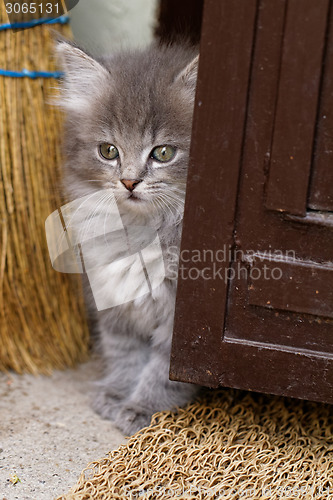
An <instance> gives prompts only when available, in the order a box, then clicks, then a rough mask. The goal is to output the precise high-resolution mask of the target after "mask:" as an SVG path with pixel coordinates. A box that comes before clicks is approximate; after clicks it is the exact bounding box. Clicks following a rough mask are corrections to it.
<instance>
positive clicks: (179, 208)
mask: <svg viewBox="0 0 333 500" xmlns="http://www.w3.org/2000/svg"><path fill="white" fill-rule="evenodd" d="M57 51H58V55H59V57H60V61H61V63H62V66H63V68H64V71H65V75H66V76H65V79H64V82H63V85H62V95H61V99H60V104H61V105H62V106H63V107H64V108H65V111H66V117H67V119H66V126H65V136H64V149H65V155H66V164H65V188H66V191H67V194H68V196H69V198H70V199H71V200H74V199H76V198H80V197H82V196H86V195H88V194H90V193H94V192H97V191H101V190H105V189H109V188H112V189H113V190H114V194H115V196H116V199H117V204H118V207H119V210H120V212H121V215H122V218H123V220H124V222H125V224H127V225H128V226H134V225H138V226H148V225H149V226H150V227H153V228H154V229H155V230H157V231H158V235H159V238H160V241H161V244H162V249H163V256H164V260H165V267H166V278H165V279H164V281H163V283H162V284H161V285H160V286H159V287H158V288H157V289H156V290H154V294H153V296H152V295H151V294H149V295H146V296H144V297H142V298H140V299H136V300H134V301H132V302H128V303H126V304H123V305H120V306H117V307H113V308H111V309H107V310H105V311H100V312H98V313H97V324H98V338H99V340H98V342H99V347H100V352H101V353H102V357H103V359H104V378H103V379H102V380H101V381H100V383H99V384H98V392H97V394H96V397H95V400H94V403H93V406H94V408H95V410H96V411H97V412H98V413H99V414H100V415H102V416H103V417H105V418H109V419H111V420H113V421H114V422H115V423H116V425H117V426H118V427H119V428H120V429H121V430H122V431H123V432H124V433H126V434H131V433H133V432H135V431H137V430H138V429H140V428H142V427H143V426H145V425H148V424H149V422H150V418H151V416H152V414H153V413H154V412H156V411H162V410H167V409H172V408H176V407H177V406H182V405H184V404H186V403H187V402H188V401H190V400H191V399H192V398H193V396H194V395H195V393H196V391H197V387H195V386H193V385H191V384H183V383H180V382H172V381H170V380H169V376H168V375H169V360H170V348H171V336H172V326H173V316H174V306H175V295H176V281H175V279H174V277H175V273H174V270H175V267H174V265H175V264H176V261H175V252H174V250H173V251H172V252H170V247H173V248H175V247H177V248H179V244H180V236H181V220H182V215H183V205H184V197H185V183H186V172H187V164H188V156H189V146H190V135H191V124H192V113H193V102H194V93H195V83H196V74H197V55H196V52H195V50H194V49H191V48H187V47H185V46H171V47H157V46H152V47H150V48H148V49H145V50H142V51H133V52H121V53H118V54H115V55H111V56H110V57H105V58H101V59H99V60H96V59H94V58H92V57H90V56H89V55H88V54H86V53H85V52H84V51H82V50H81V49H79V48H78V47H76V46H74V45H72V44H70V43H68V42H66V41H60V42H59V43H58V45H57ZM102 143H108V144H113V145H115V146H116V147H117V149H118V151H119V157H118V158H116V159H114V160H106V159H104V158H103V157H101V155H100V154H99V146H100V144H102ZM161 145H171V146H173V147H174V148H176V154H175V156H174V158H173V159H172V160H171V161H168V162H166V163H158V162H157V161H155V160H154V159H153V158H152V157H151V152H152V150H153V149H154V148H155V147H156V146H161ZM121 179H136V180H140V183H139V184H137V185H136V187H135V189H134V190H133V191H129V190H128V189H126V187H125V186H124V184H123V183H122V182H121ZM133 195H134V196H133ZM94 203H96V202H94ZM89 209H90V210H91V212H93V211H94V210H95V209H96V207H95V205H93V206H91V207H89ZM99 257H100V256H99V255H98V254H96V256H95V258H96V260H98V259H99ZM176 260H177V259H176ZM100 280H101V283H100V285H101V287H103V289H105V290H106V292H105V293H113V290H109V292H108V275H107V273H103V275H102V276H101V277H100Z"/></svg>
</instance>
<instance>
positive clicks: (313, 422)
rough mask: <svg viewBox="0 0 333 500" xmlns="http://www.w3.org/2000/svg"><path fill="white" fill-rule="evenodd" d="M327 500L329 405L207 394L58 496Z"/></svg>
mask: <svg viewBox="0 0 333 500" xmlns="http://www.w3.org/2000/svg"><path fill="white" fill-rule="evenodd" d="M176 498H177V499H186V500H189V499H202V500H206V499H215V498H222V499H230V500H231V499H232V500H237V499H243V498H251V499H256V500H257V499H266V498H270V499H287V498H288V499H306V500H308V499H313V498H315V499H332V498H333V407H332V406H330V405H324V404H317V403H311V402H306V401H298V400H292V399H287V398H282V397H276V396H267V395H261V394H256V393H248V392H243V391H235V390H228V389H225V390H218V391H207V392H205V393H203V395H202V396H201V397H200V398H199V400H198V401H197V402H195V403H194V404H191V405H189V406H188V407H187V408H185V409H180V410H179V412H178V413H177V414H175V413H170V412H164V413H158V414H156V415H155V416H154V417H153V420H152V423H151V425H150V427H147V428H145V429H143V430H142V431H140V432H139V433H137V434H135V435H134V436H132V437H131V438H130V439H129V441H128V443H127V444H126V445H123V446H120V448H118V449H117V450H115V451H113V452H111V453H110V454H109V455H108V456H107V457H105V458H103V459H101V460H98V461H96V462H93V463H91V464H90V465H89V466H88V467H87V468H86V469H85V470H84V471H83V472H82V474H81V476H80V478H79V480H78V483H77V484H76V486H74V488H72V490H71V492H70V493H69V494H67V495H65V496H62V497H59V499H58V500H88V499H98V500H111V499H112V500H113V499H140V500H143V499H154V500H155V499H163V500H165V499H176Z"/></svg>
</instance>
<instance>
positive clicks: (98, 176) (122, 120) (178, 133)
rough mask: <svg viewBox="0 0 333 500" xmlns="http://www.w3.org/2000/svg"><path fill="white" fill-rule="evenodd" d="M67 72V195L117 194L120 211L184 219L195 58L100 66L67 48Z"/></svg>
mask: <svg viewBox="0 0 333 500" xmlns="http://www.w3.org/2000/svg"><path fill="white" fill-rule="evenodd" d="M58 52H59V53H60V57H61V60H62V62H63V66H64V70H65V74H66V77H65V83H64V88H63V93H62V101H61V103H62V105H63V106H64V108H65V109H66V112H67V124H66V129H65V153H66V156H67V168H66V180H65V182H66V188H67V189H68V191H69V193H70V196H71V198H75V197H76V198H77V197H80V196H84V195H87V194H89V193H90V192H94V191H96V190H101V189H108V188H112V189H113V190H114V194H115V196H116V199H117V202H118V205H119V206H120V207H121V209H122V210H123V211H127V212H130V213H140V214H153V213H154V212H165V213H172V212H174V213H178V214H181V212H182V208H183V202H184V194H185V183H186V171H187V163H188V154H189V146H190V135H191V124H192V111H193V102H194V93H195V81H196V72H197V58H196V57H195V54H194V52H193V51H192V50H188V49H184V48H180V47H175V48H162V49H161V48H154V49H153V48H152V49H148V50H146V51H143V52H139V53H130V54H120V55H117V56H114V57H111V58H110V59H103V60H101V61H100V62H97V61H96V60H94V59H92V58H91V57H89V56H87V55H86V54H85V53H84V52H82V51H81V50H80V49H78V48H76V47H73V46H71V45H70V44H68V43H65V42H60V44H59V46H58Z"/></svg>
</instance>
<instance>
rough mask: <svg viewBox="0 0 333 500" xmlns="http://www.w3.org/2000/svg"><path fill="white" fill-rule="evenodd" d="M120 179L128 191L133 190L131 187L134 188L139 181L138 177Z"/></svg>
mask: <svg viewBox="0 0 333 500" xmlns="http://www.w3.org/2000/svg"><path fill="white" fill-rule="evenodd" d="M120 181H121V182H122V183H123V184H124V186H125V188H126V189H128V190H129V191H133V189H135V187H136V186H137V185H138V184H139V183H140V182H141V180H140V179H120Z"/></svg>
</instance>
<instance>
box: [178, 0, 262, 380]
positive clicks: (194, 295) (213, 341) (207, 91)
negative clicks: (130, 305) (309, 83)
mask: <svg viewBox="0 0 333 500" xmlns="http://www.w3.org/2000/svg"><path fill="white" fill-rule="evenodd" d="M255 16H256V0H247V1H246V2H244V1H243V0H233V2H230V1H229V0H218V1H216V0H206V2H205V6H204V14H203V28H202V33H201V49H200V63H199V75H198V87H197V95H196V102H195V115H196V118H195V120H194V125H193V131H192V146H191V155H190V164H189V175H188V185H187V194H186V206H185V215H184V224H183V238H182V248H183V250H186V249H199V250H200V251H204V250H205V249H208V250H210V251H212V252H213V253H216V252H217V251H218V250H219V249H221V248H223V246H224V245H227V246H231V245H232V242H233V239H232V238H233V228H234V217H235V210H236V197H237V186H238V178H239V168H240V158H241V149H242V138H243V131H244V122H245V112H246V100H247V92H248V82H249V72H250V61H251V54H252V44H253V35H254V24H255ZM212 45H214V47H215V49H216V50H214V51H211V47H212ZM226 76H227V77H226ZM216 93H218V95H219V98H218V99H217V100H216V99H211V97H212V96H214V95H215V94H216ZM203 131H204V133H203ZM207 136H208V137H209V139H208V140H207ZM222 186H223V190H221V187H222ZM208 199H209V200H214V203H209V204H208V203H206V201H207V200H208ZM180 264H182V262H181V263H180ZM185 264H186V263H185ZM204 265H205V264H204V263H203V262H201V263H200V262H198V263H197V264H196V268H197V269H199V271H200V266H202V267H204ZM228 266H229V261H228V260H225V261H224V262H223V263H222V267H223V268H224V269H227V268H228ZM198 283H200V284H199V286H198ZM177 296H178V299H177V305H176V309H177V310H176V313H175V321H176V324H175V329H176V331H177V334H176V335H174V338H173V351H172V363H171V377H172V378H180V379H183V378H184V377H185V378H187V377H191V378H192V380H193V381H194V380H197V379H198V378H200V379H201V380H202V382H201V383H202V384H205V383H206V384H208V385H210V384H211V385H218V372H219V363H220V355H219V350H220V337H219V336H216V332H217V331H219V330H221V327H222V325H223V324H224V313H225V304H226V297H227V282H220V283H219V286H218V287H217V286H214V284H213V283H212V282H211V281H208V280H205V279H203V278H200V277H199V278H198V280H191V279H186V278H185V279H184V280H179V282H178V292H177ZM212 304H218V307H217V308H214V314H211V308H212ZM189 316H190V317H191V320H190V321H191V324H192V328H191V329H189V328H188V321H189V320H188V318H189ZM198 332H199V333H198ZM192 334H193V335H192ZM185 352H186V354H185ZM184 355H185V357H186V364H184V363H183V358H184ZM198 355H199V356H200V359H201V361H202V366H204V365H205V364H207V365H209V373H208V372H207V370H206V367H203V368H202V369H201V366H200V364H199V363H198V362H197V357H198ZM213 379H215V381H213Z"/></svg>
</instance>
